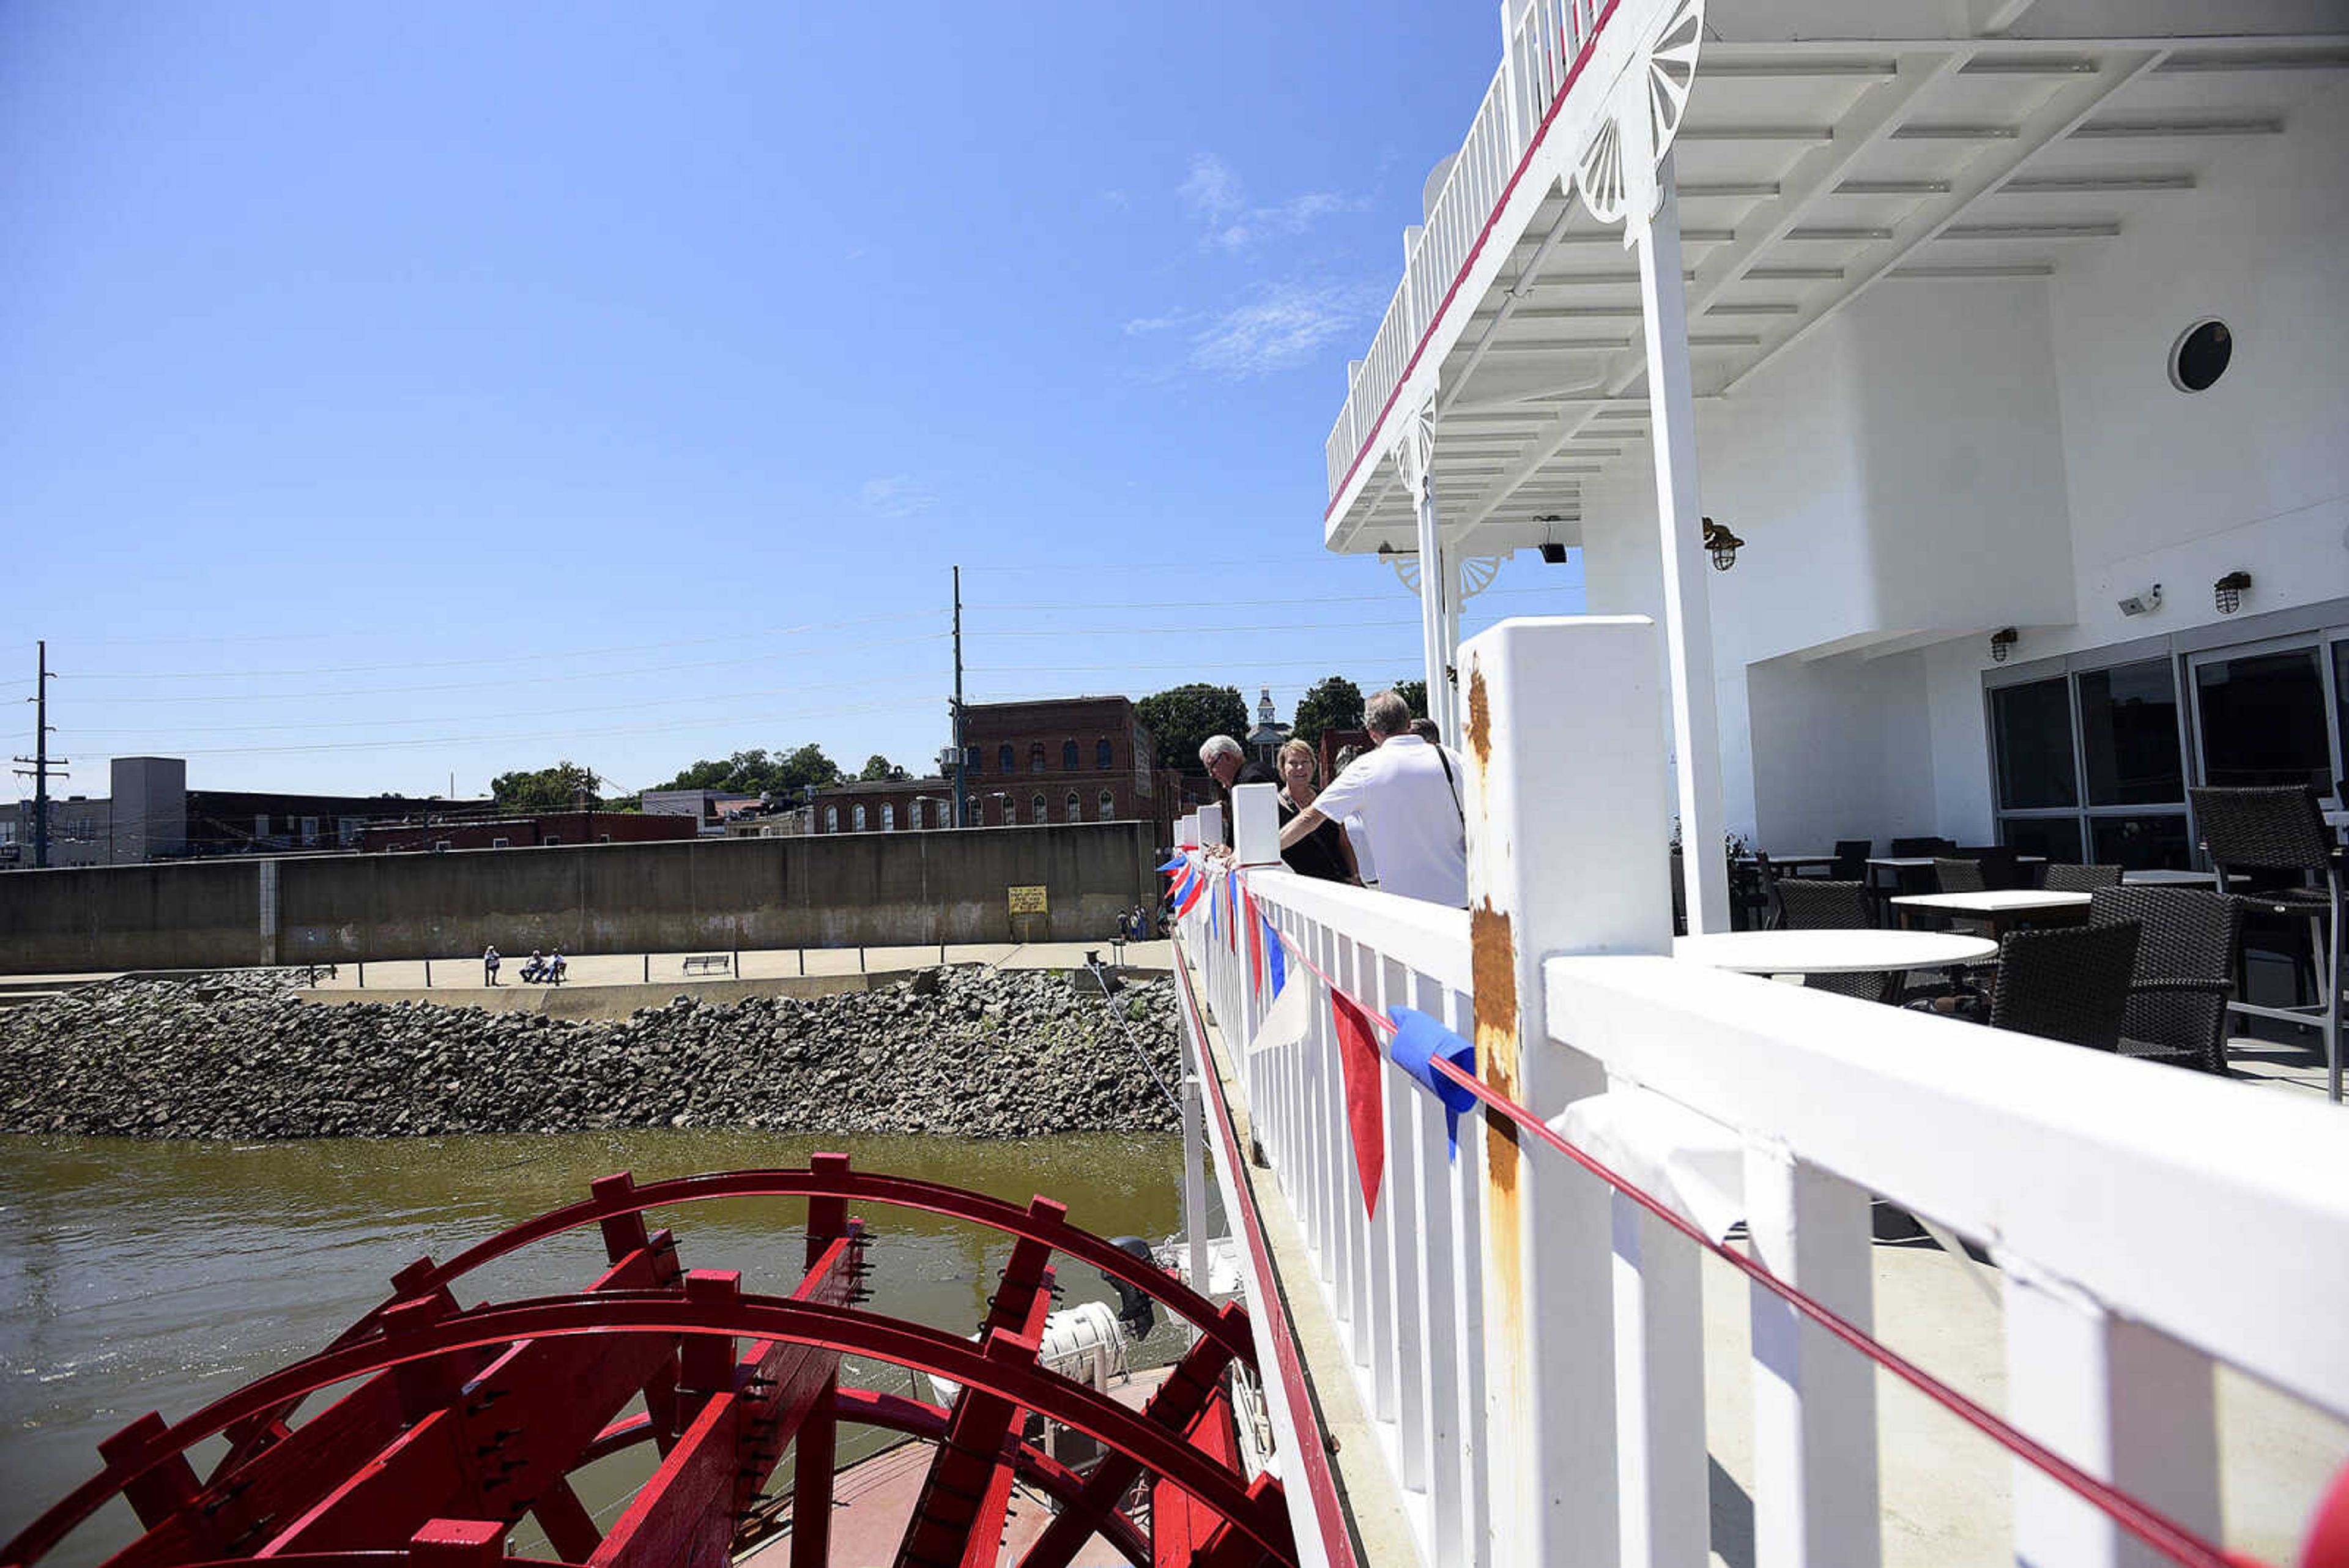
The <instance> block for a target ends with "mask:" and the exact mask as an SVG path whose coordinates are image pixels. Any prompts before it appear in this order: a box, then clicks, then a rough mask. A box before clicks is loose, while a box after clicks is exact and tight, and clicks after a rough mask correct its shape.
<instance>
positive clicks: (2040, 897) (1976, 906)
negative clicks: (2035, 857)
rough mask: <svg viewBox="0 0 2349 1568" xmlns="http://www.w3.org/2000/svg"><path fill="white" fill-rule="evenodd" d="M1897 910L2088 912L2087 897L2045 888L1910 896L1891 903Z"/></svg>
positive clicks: (1979, 912) (1982, 912)
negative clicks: (2045, 910) (2066, 910)
mask: <svg viewBox="0 0 2349 1568" xmlns="http://www.w3.org/2000/svg"><path fill="white" fill-rule="evenodd" d="M1892 904H1893V907H1894V908H1895V909H1951V910H1955V911H1956V912H1958V913H1960V914H1969V915H2004V914H2012V913H2013V912H2015V911H2017V910H2031V909H2086V908H2087V907H2088V895H2086V894H2085V893H2064V892H2054V893H2051V892H2049V891H2047V890H2046V889H2045V888H2003V889H2000V890H1996V891H1992V892H1988V893H1911V894H1909V896H1908V897H1907V898H1895V899H1893V900H1892Z"/></svg>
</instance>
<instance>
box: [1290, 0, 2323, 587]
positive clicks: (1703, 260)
mask: <svg viewBox="0 0 2349 1568" xmlns="http://www.w3.org/2000/svg"><path fill="white" fill-rule="evenodd" d="M2010 8H2012V7H2010ZM2051 9H2052V7H2051ZM2144 9H2146V10H2152V9H2157V7H2152V6H2147V7H2144ZM2167 9H2168V10H2169V11H2171V12H2176V11H2177V10H2178V6H2177V5H2170V6H2168V7H2167ZM2200 9H2202V10H2203V11H2206V12H2207V13H2208V14H2209V16H2211V17H2226V16H2228V14H2229V13H2230V12H2233V13H2234V14H2235V15H2236V16H2240V15H2243V14H2244V13H2241V12H2237V11H2236V9H2235V7H2232V6H2226V5H2221V6H2216V7H2209V6H2205V7H2201V8H2200ZM1740 11H1741V7H1740V6H1739V5H1736V4H1734V3H1733V0H1716V4H1714V5H1713V6H1712V7H1711V13H1710V15H1711V25H1709V26H1708V28H1707V42H1706V44H1705V46H1704V49H1703V53H1702V57H1701V59H1700V61H1699V63H1698V67H1697V76H1696V84H1695V88H1694V89H1693V92H1692V96H1691V99H1690V102H1689V108H1688V113H1687V116H1686V118H1685V119H1684V120H1683V122H1682V129H1681V131H1680V136H1679V140H1678V141H1677V142H1676V143H1675V144H1674V157H1675V160H1676V162H1677V169H1678V180H1679V194H1680V221H1681V233H1682V245H1683V249H1684V261H1685V264H1686V267H1687V269H1688V290H1689V336H1690V356H1691V360H1692V369H1693V379H1694V383H1695V389H1696V392H1697V395H1698V396H1699V397H1700V398H1702V397H1707V396H1715V395H1719V394H1722V393H1724V392H1728V391H1730V390H1732V389H1734V388H1735V387H1736V386H1737V384H1738V383H1739V381H1740V380H1742V379H1744V378H1745V377H1746V376H1748V375H1749V374H1751V373H1752V372H1753V371H1754V369H1755V368H1756V367H1758V366H1760V365H1762V364H1763V363H1764V362H1765V361H1767V360H1768V359H1769V358H1770V357H1771V356H1772V355H1774V354H1775V353H1777V352H1778V351H1779V350H1780V349H1782V348H1785V347H1786V346H1787V345H1788V344H1789V343H1791V342H1793V341H1795V339H1796V338H1798V337H1801V336H1802V335H1803V334H1804V333H1805V332H1806V331H1807V330H1808V329H1809V328H1811V327H1813V326H1814V325H1815V324H1816V323H1817V322H1819V321H1820V320H1822V319H1824V318H1826V317H1827V316H1828V315H1830V314H1831V313H1833V312H1834V311H1835V310H1836V309H1837V308H1838V307H1839V306H1842V305H1844V304H1845V303H1847V302H1848V301H1849V300H1851V299H1853V298H1854V297H1856V296H1857V295H1858V294H1859V293H1860V292H1861V291H1863V290H1864V289H1866V288H1867V287H1868V286H1869V285H1870V284H1872V283H1874V282H1875V281H1876V280H1877V279H1878V278H1880V277H1884V276H1888V275H1889V276H1893V277H1929V278H1930V277H1951V278H1957V277H1982V276H2033V275H2053V274H2054V273H2055V272H2057V271H2058V270H2059V269H2061V268H2063V267H2064V265H2067V263H2068V262H2070V261H2071V260H2072V259H2074V258H2075V257H2077V256H2078V255H2080V254H2082V251H2083V249H2084V248H2085V247H2093V246H2097V245H2109V244H2114V243H2115V242H2116V241H2117V240H2119V239H2121V238H2122V237H2124V236H2126V235H2127V233H2128V231H2129V228H2130V226H2131V224H2132V223H2136V222H2137V221H2139V220H2140V219H2141V217H2142V216H2143V215H2144V214H2145V213H2147V212H2148V211H2149V210H2151V209H2152V207H2153V206H2154V205H2155V204H2156V203H2160V202H2175V201H2178V200H2180V199H2181V197H2182V193H2184V192H2191V191H2193V190H2194V189H2195V188H2196V187H2197V186H2198V185H2199V184H2201V183H2202V182H2205V181H2206V180H2207V179H2208V178H2209V170H2210V169H2211V167H2212V165H2213V163H2214V161H2215V160H2216V159H2217V158H2218V157H2219V156H2220V154H2221V153H2222V152H2223V151H2225V150H2226V149H2228V148H2229V147H2230V146H2232V145H2235V144H2237V143H2239V142H2240V140H2242V139H2245V138H2256V137H2263V136H2274V135H2279V134H2281V133H2282V130H2283V129H2284V127H2285V126H2286V125H2287V124H2288V123H2289V121H2290V119H2291V117H2292V110H2293V108H2294V106H2295V105H2296V104H2298V103H2300V102H2302V101H2303V100H2304V99H2307V98H2308V97H2309V96H2311V95H2312V94H2313V93H2315V92H2318V91H2320V90H2322V89H2323V88H2325V87H2327V86H2329V85H2333V84H2334V83H2337V82H2338V81H2339V80H2340V79H2341V78H2340V73H2342V72H2343V71H2344V70H2349V3H2344V4H2340V5H2331V6H2323V7H2317V8H2316V11H2317V13H2319V14H2320V15H2322V16H2324V17H2325V19H2327V20H2333V21H2338V22H2339V23H2340V24H2341V26H2342V30H2341V31H2339V32H2333V33H2316V34H2310V33H2296V34H2288V35H2278V36H2262V37H2258V38H2243V37H2209V36H2195V37H2185V36H2178V37H2167V38H2164V37H2153V38H2095V39H2055V38H2044V37H2043V38H2028V39H2026V38H2015V37H2004V38H1965V39H1951V38H1942V37H1925V38H1917V39H1899V40H1886V41H1859V42H1853V41H1833V40H1814V41H1800V42H1796V41H1786V40H1784V39H1780V40H1775V41H1760V40H1755V39H1753V38H1750V37H1749V38H1743V39H1741V37H1740V36H1739V35H1738V33H1737V31H1736V24H1737V21H1738V17H1739V15H1740ZM1888 14H1889V12H1888ZM2170 19H2171V20H2173V21H2175V20H2178V19H2179V18H2178V17H2176V16H2172V17H2171V18H2170ZM1724 33H1725V34H1727V35H1728V36H1725V37H1724V36H1721V35H1723V34H1724ZM1435 330H1436V331H1437V333H1439V334H1445V335H1452V334H1456V340H1455V341H1454V343H1453V344H1452V345H1451V347H1450V348H1449V349H1448V351H1447V352H1446V353H1445V356H1444V363H1443V369H1442V380H1441V385H1442V391H1441V393H1440V394H1439V396H1438V400H1437V407H1438V410H1439V413H1438V418H1437V429H1436V463H1435V472H1436V497H1437V505H1438V511H1439V514H1440V516H1441V518H1442V522H1443V525H1444V533H1445V535H1447V536H1448V537H1454V538H1462V539H1464V547H1465V548H1466V549H1468V550H1470V551H1472V552H1475V553H1499V552H1502V551H1506V550H1507V549H1509V548H1512V547H1516V546H1523V545H1531V544H1537V543H1541V542H1543V541H1545V540H1555V541H1557V542H1559V543H1565V544H1577V543H1579V538H1580V535H1579V522H1580V516H1581V495H1582V485H1583V483H1584V482H1585V481H1586V480H1587V479H1588V477H1589V476H1590V475H1592V474H1594V473H1597V472H1600V471H1601V470H1602V469H1603V468H1604V467H1605V466H1606V465H1607V464H1608V463H1609V462H1610V461H1612V460H1614V459H1616V458H1617V457H1618V456H1619V454H1621V453H1623V452H1627V451H1630V450H1631V449H1633V448H1635V447H1638V446H1642V445H1644V443H1645V441H1646V439H1647V433H1648V422H1647V414H1646V402H1645V395H1644V387H1645V374H1644V365H1645V355H1644V349H1643V347H1642V337H1641V332H1642V327H1641V323H1640V286H1639V275H1638V269H1637V265H1636V258H1635V257H1634V255H1633V254H1632V253H1631V252H1630V251H1627V250H1626V249H1624V247H1623V243H1622V231H1621V229H1619V228H1608V227H1602V226H1601V225H1600V224H1599V223H1598V221H1597V220H1595V219H1593V218H1592V217H1591V216H1590V213H1589V212H1588V209H1587V208H1585V207H1584V206H1583V205H1582V204H1581V202H1579V201H1578V200H1576V199H1573V198H1570V197H1567V196H1561V195H1559V194H1557V192H1552V193H1551V195H1550V197H1549V199H1548V200H1547V202H1544V203H1543V204H1542V207H1541V209H1540V211H1539V212H1538V213H1537V214H1536V215H1535V217H1534V220H1533V222H1532V223H1530V224H1529V225H1528V226H1527V227H1526V230H1525V231H1524V232H1523V233H1522V234H1520V235H1519V236H1517V238H1516V244H1515V246H1514V248H1513V250H1512V253H1511V254H1510V255H1509V257H1508V259H1507V261H1506V264H1505V265H1503V267H1502V269H1501V273H1500V277H1499V280H1498V281H1496V282H1495V284H1494V286H1492V287H1491V288H1490V289H1489V290H1488V291H1487V292H1486V293H1485V296H1484V297H1483V299H1482V300H1481V301H1480V302H1478V304H1477V305H1476V306H1475V310H1474V312H1473V314H1471V315H1470V316H1469V317H1466V318H1465V320H1464V322H1452V321H1446V322H1441V323H1439V324H1438V325H1437V327H1436V329H1435ZM1439 340H1440V339H1439ZM1373 439H1374V440H1381V441H1389V442H1391V441H1392V439H1393V427H1392V425H1391V426H1390V427H1389V428H1388V429H1387V430H1386V431H1381V432H1378V433H1377V434H1375V435H1374V437H1373ZM1362 467H1363V469H1365V470H1368V471H1369V472H1367V473H1366V474H1364V475H1361V482H1360V483H1359V484H1357V485H1350V486H1348V487H1346V489H1345V490H1343V491H1341V492H1340V494H1341V496H1343V497H1345V498H1346V500H1347V503H1348V504H1346V506H1345V507H1344V510H1343V511H1342V513H1340V512H1336V511H1333V513H1332V514H1331V516H1330V519H1329V526H1328V530H1327V533H1328V542H1329V544H1330V547H1332V548H1334V549H1340V550H1351V551H1364V550H1375V549H1377V548H1378V547H1379V546H1380V545H1381V544H1392V545H1395V546H1396V547H1398V548H1410V547H1412V546H1413V544H1414V543H1415V537H1416V529H1415V525H1414V522H1413V514H1412V507H1411V501H1410V497H1409V495H1408V494H1407V493H1406V492H1405V489H1404V487H1403V485H1402V483H1400V476H1399V474H1398V473H1397V472H1396V468H1395V462H1394V459H1393V457H1392V453H1389V454H1384V455H1382V456H1381V457H1380V458H1379V460H1378V461H1377V462H1376V463H1375V464H1372V463H1369V462H1365V463H1363V464H1362Z"/></svg>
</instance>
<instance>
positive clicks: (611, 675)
mask: <svg viewBox="0 0 2349 1568" xmlns="http://www.w3.org/2000/svg"><path fill="white" fill-rule="evenodd" d="M949 635H950V634H948V633H947V632H943V631H934V632H926V633H924V634H922V635H921V636H919V637H896V638H881V639H874V640H871V641H866V642H842V643H833V644H831V645H829V646H828V647H826V648H825V649H823V652H824V653H825V654H833V653H854V652H863V651H864V650H866V649H876V648H913V647H917V646H919V645H921V644H923V643H929V642H944V641H945V640H947V637H948V636H949ZM777 657H780V655H778V654H777V653H751V654H745V655H743V656H742V657H741V658H740V659H688V660H685V661H682V662H680V663H676V664H647V665H639V666H637V667H636V668H635V669H632V670H569V671H565V672H564V673H562V674H559V675H512V676H507V677H504V678H502V679H499V680H444V681H440V682H436V683H429V684H424V685H416V686H355V687H349V688H347V689H345V690H342V691H223V692H216V693H214V694H212V695H211V696H172V697H84V698H82V701H84V702H85V703H87V704H88V705H89V706H92V707H102V706H106V705H109V704H112V703H118V702H171V703H174V704H178V705H181V706H185V705H186V704H188V703H191V702H297V701H308V700H310V699H313V698H321V697H385V696H400V695H405V694H407V693H409V692H415V691H481V690H483V689H485V688H489V687H496V686H543V685H548V684H552V683H554V682H558V681H567V680H627V679H629V678H632V677H635V676H639V675H665V674H669V673H672V672H674V671H676V670H725V669H730V668H732V667H733V666H735V665H739V664H762V663H765V662H766V661H767V660H769V659H774V658H777ZM795 657H796V656H795ZM393 668H397V667H393ZM322 673H323V672H322Z"/></svg>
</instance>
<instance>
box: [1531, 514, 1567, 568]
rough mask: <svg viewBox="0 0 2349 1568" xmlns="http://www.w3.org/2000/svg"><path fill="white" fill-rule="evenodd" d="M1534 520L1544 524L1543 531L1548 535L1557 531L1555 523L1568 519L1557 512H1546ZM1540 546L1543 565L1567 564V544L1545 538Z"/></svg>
mask: <svg viewBox="0 0 2349 1568" xmlns="http://www.w3.org/2000/svg"><path fill="white" fill-rule="evenodd" d="M1534 521H1535V522H1537V523H1538V524H1541V525H1542V532H1543V533H1544V534H1545V535H1548V534H1553V533H1555V529H1554V528H1553V527H1552V526H1551V525H1552V524H1557V523H1563V522H1565V521H1566V519H1565V518H1564V517H1563V516H1561V515H1559V514H1557V513H1555V512H1545V513H1544V514H1541V515H1540V516H1538V517H1537V518H1535V519H1534ZM1539 548H1540V550H1541V558H1542V563H1543V565H1545V566H1565V565H1566V546H1565V545H1561V544H1559V543H1558V542H1557V539H1555V538H1545V539H1543V540H1542V542H1541V545H1540V546H1539Z"/></svg>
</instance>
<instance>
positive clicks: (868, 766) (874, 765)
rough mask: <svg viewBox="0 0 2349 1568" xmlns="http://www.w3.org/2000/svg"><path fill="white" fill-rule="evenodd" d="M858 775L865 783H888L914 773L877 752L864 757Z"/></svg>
mask: <svg viewBox="0 0 2349 1568" xmlns="http://www.w3.org/2000/svg"><path fill="white" fill-rule="evenodd" d="M856 776H857V778H858V779H860V780H862V781H863V782H864V783H865V784H887V783H891V782H893V781H895V780H897V779H904V778H911V777H912V776H913V775H912V774H908V773H907V772H906V771H905V769H903V768H901V767H899V766H898V765H897V764H896V763H893V762H891V761H890V760H889V759H888V758H886V757H885V756H883V755H882V754H881V753H878V752H875V753H873V754H872V755H871V756H869V757H867V758H865V759H864V767H863V768H862V769H860V770H858V772H857V774H856Z"/></svg>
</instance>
